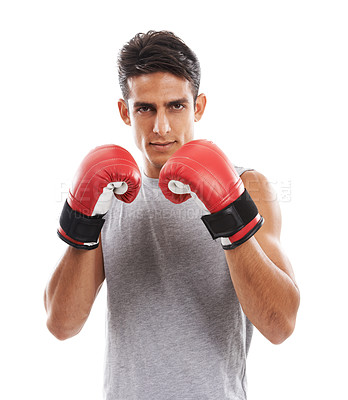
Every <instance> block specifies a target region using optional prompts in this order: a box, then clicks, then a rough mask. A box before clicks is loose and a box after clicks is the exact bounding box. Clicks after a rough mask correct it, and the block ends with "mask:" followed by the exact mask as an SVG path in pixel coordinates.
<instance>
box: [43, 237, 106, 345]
mask: <svg viewBox="0 0 348 400" xmlns="http://www.w3.org/2000/svg"><path fill="white" fill-rule="evenodd" d="M104 279H105V274H104V267H103V256H102V251H101V244H100V245H99V247H98V248H96V249H95V250H80V249H75V248H74V247H71V246H69V247H68V248H67V250H66V252H65V254H64V256H63V257H62V259H61V260H60V262H59V263H58V266H57V268H56V269H55V271H54V273H53V275H52V277H51V279H50V280H49V282H48V284H47V287H46V290H45V294H44V303H45V308H46V312H47V328H48V329H49V331H50V332H51V333H52V334H53V335H54V336H56V337H57V338H58V339H60V340H65V339H68V338H70V337H72V336H74V335H76V334H77V333H79V332H80V330H81V329H82V327H83V325H84V323H85V322H86V320H87V318H88V315H89V313H90V311H91V308H92V305H93V303H94V300H95V298H96V296H97V294H98V292H99V290H100V288H101V286H102V283H103V281H104Z"/></svg>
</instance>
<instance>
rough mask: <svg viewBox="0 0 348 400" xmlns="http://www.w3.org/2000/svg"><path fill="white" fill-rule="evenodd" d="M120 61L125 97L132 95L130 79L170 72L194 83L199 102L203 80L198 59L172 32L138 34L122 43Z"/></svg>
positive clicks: (120, 73)
mask: <svg viewBox="0 0 348 400" xmlns="http://www.w3.org/2000/svg"><path fill="white" fill-rule="evenodd" d="M117 64H118V79H119V83H120V87H121V91H122V95H123V97H124V99H125V100H128V97H129V87H128V82H127V79H128V78H130V77H133V76H139V75H143V74H151V73H154V72H170V73H171V74H173V75H176V76H178V77H181V78H185V79H187V80H188V81H189V82H190V83H191V86H192V93H193V98H194V101H196V98H197V96H198V90H199V84H200V79H201V69H200V65H199V61H198V58H197V56H196V54H195V53H194V52H193V51H192V50H191V49H190V48H189V47H188V46H187V45H186V44H185V43H184V42H183V41H182V40H181V39H180V38H178V37H177V36H175V35H174V33H172V32H168V31H149V32H147V33H138V34H137V35H135V36H134V37H133V38H132V39H131V40H130V41H129V42H128V43H126V44H125V45H124V46H123V48H122V49H121V51H120V53H119V56H118V63H117Z"/></svg>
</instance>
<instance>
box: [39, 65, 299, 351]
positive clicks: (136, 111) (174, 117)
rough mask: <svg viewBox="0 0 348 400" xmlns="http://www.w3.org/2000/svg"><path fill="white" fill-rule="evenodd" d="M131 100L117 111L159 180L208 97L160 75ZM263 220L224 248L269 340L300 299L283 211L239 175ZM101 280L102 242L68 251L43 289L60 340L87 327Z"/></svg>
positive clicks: (264, 186)
mask: <svg viewBox="0 0 348 400" xmlns="http://www.w3.org/2000/svg"><path fill="white" fill-rule="evenodd" d="M128 84H129V88H130V96H129V99H128V101H127V102H126V101H125V100H123V99H120V100H119V102H118V108H119V112H120V115H121V118H122V120H123V121H124V123H125V124H126V125H128V126H130V127H131V129H132V131H133V135H134V140H135V143H136V145H137V147H138V148H139V149H140V151H141V152H142V154H143V162H144V172H145V174H146V175H147V176H149V177H150V178H158V177H159V173H160V170H161V168H162V166H163V165H164V163H165V162H166V161H167V160H168V159H169V157H170V156H171V155H172V154H173V153H174V152H175V151H176V150H177V149H179V148H180V147H181V146H182V145H183V144H185V143H186V142H188V141H190V140H192V139H193V137H194V123H195V122H197V121H199V120H200V119H201V117H202V115H203V113H204V110H205V106H206V97H205V95H204V94H200V95H199V96H198V97H197V99H196V102H195V101H194V98H193V94H192V90H191V85H190V83H189V82H188V81H186V80H185V79H181V78H179V77H176V76H174V75H171V74H169V73H165V72H158V73H154V74H149V75H141V76H137V77H133V78H130V79H129V80H128ZM242 180H243V182H244V185H245V187H246V188H247V189H248V191H249V193H250V195H251V197H252V198H253V200H254V202H255V204H256V205H257V207H258V209H259V212H260V214H261V215H262V216H263V217H264V219H265V223H264V225H263V227H262V228H261V229H260V230H259V231H258V232H257V233H256V234H255V235H254V236H253V237H252V238H250V239H249V240H248V241H247V242H245V243H243V244H242V245H241V246H239V247H237V248H236V249H233V250H225V255H226V260H227V263H228V266H229V271H230V275H231V279H232V282H233V284H234V287H235V290H236V293H237V296H238V298H239V301H240V303H241V306H242V308H243V310H244V312H245V314H246V315H247V317H248V318H249V320H250V321H251V322H252V323H253V324H254V325H255V326H256V328H258V329H259V331H260V332H261V333H262V334H263V335H264V336H265V337H266V338H267V339H268V340H270V341H271V342H272V343H274V344H279V343H282V342H283V341H284V340H285V339H286V338H288V337H289V336H290V335H291V333H292V332H293V330H294V327H295V322H296V314H297V310H298V307H299V301H300V295H299V290H298V288H297V285H296V282H295V278H294V273H293V270H292V267H291V264H290V261H289V260H288V258H287V256H286V254H285V253H284V251H283V249H282V247H281V244H280V233H281V214H280V209H279V205H278V203H277V201H276V200H275V199H276V197H275V194H274V192H273V189H272V188H271V186H270V184H269V183H268V181H267V179H266V178H265V177H264V176H263V175H262V174H260V173H258V172H255V171H248V172H245V173H244V174H243V175H242ZM104 279H105V275H104V268H103V257H102V250H101V245H100V246H99V247H98V248H97V249H95V250H77V249H75V248H72V247H68V248H67V250H66V252H65V254H64V256H63V258H62V259H61V260H60V262H59V263H58V266H57V268H56V270H55V272H54V273H53V275H52V277H51V279H50V281H49V283H48V285H47V288H46V291H45V299H44V300H45V307H46V310H47V315H48V318H47V327H48V329H49V330H50V331H51V332H52V333H53V334H54V335H55V336H56V337H57V338H58V339H61V340H64V339H67V338H69V337H72V336H74V335H76V334H77V333H78V332H79V331H80V330H81V329H82V327H83V325H84V323H85V322H86V320H87V318H88V315H89V313H90V310H91V308H92V305H93V302H94V300H95V298H96V296H97V294H98V292H99V290H100V287H101V285H102V283H103V281H104Z"/></svg>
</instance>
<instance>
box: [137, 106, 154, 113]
mask: <svg viewBox="0 0 348 400" xmlns="http://www.w3.org/2000/svg"><path fill="white" fill-rule="evenodd" d="M149 111H153V109H152V107H150V106H141V107H139V108H137V112H138V113H141V114H142V113H146V112H149Z"/></svg>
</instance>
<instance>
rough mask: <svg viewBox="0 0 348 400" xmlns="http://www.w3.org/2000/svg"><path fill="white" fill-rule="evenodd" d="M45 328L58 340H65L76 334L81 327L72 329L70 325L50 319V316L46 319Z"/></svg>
mask: <svg viewBox="0 0 348 400" xmlns="http://www.w3.org/2000/svg"><path fill="white" fill-rule="evenodd" d="M46 326H47V329H48V330H49V331H50V332H51V333H52V335H53V336H54V337H55V338H57V339H58V340H60V341H63V340H67V339H70V338H72V337H73V336H75V335H77V334H78V333H79V332H80V330H81V329H82V327H80V328H79V329H76V328H75V329H74V328H70V327H66V326H64V324H60V323H57V322H54V321H52V320H51V319H50V318H48V319H47V322H46Z"/></svg>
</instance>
